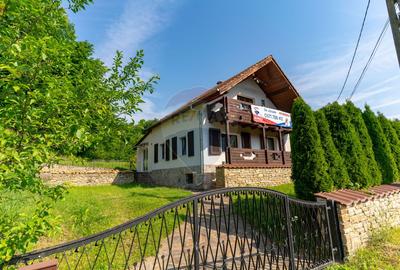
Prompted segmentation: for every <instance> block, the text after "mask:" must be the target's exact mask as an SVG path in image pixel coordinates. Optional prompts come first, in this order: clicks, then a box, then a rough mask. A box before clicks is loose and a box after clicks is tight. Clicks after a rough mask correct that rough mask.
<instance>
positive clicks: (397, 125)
mask: <svg viewBox="0 0 400 270" xmlns="http://www.w3.org/2000/svg"><path fill="white" fill-rule="evenodd" d="M391 124H392V126H393V128H394V129H395V130H396V133H397V137H399V138H400V120H398V119H395V120H393V121H391Z"/></svg>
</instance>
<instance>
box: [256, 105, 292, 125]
mask: <svg viewBox="0 0 400 270" xmlns="http://www.w3.org/2000/svg"><path fill="white" fill-rule="evenodd" d="M251 113H252V115H253V121H254V122H257V123H263V124H268V125H273V126H279V127H285V128H291V127H292V120H291V117H290V113H287V112H283V111H279V110H275V109H271V108H266V107H263V106H256V105H251Z"/></svg>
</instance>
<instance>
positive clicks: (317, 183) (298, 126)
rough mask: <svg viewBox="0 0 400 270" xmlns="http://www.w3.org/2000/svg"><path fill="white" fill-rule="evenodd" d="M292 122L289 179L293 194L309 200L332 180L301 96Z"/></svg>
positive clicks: (326, 188) (329, 187)
mask: <svg viewBox="0 0 400 270" xmlns="http://www.w3.org/2000/svg"><path fill="white" fill-rule="evenodd" d="M292 124H293V131H292V133H291V135H290V136H291V140H290V142H291V149H292V179H293V181H294V185H295V190H296V194H297V195H298V196H299V197H301V198H303V199H312V198H313V197H314V193H316V192H320V191H331V190H332V188H333V182H332V178H331V177H330V176H329V174H328V165H327V163H326V160H325V157H324V150H323V149H322V145H321V140H320V137H319V134H318V129H317V124H316V122H315V119H314V114H313V112H312V110H311V108H310V107H309V106H308V105H307V104H306V103H305V102H304V101H303V100H302V99H301V98H298V99H296V100H295V102H294V103H293V106H292Z"/></svg>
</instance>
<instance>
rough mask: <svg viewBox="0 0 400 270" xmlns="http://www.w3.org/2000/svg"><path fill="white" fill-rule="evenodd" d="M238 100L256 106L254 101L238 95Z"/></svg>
mask: <svg viewBox="0 0 400 270" xmlns="http://www.w3.org/2000/svg"><path fill="white" fill-rule="evenodd" d="M237 100H240V101H244V102H247V103H251V104H254V99H252V98H248V97H244V96H239V95H237Z"/></svg>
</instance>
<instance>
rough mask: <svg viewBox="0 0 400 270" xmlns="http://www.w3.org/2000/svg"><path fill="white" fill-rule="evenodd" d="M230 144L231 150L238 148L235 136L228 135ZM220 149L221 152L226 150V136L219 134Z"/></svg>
mask: <svg viewBox="0 0 400 270" xmlns="http://www.w3.org/2000/svg"><path fill="white" fill-rule="evenodd" d="M229 139H230V143H231V147H232V148H238V139H237V136H236V135H229ZM221 147H222V151H225V150H226V147H227V141H226V134H221Z"/></svg>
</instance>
